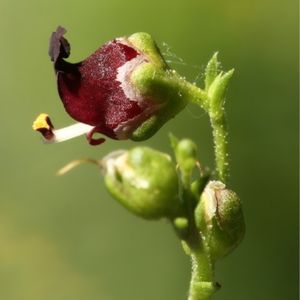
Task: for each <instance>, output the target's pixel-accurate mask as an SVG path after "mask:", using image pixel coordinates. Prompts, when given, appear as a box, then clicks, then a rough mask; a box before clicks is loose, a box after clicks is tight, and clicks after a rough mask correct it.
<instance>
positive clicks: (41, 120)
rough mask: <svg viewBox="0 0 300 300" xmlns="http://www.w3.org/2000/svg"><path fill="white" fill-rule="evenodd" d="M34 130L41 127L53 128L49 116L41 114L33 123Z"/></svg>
mask: <svg viewBox="0 0 300 300" xmlns="http://www.w3.org/2000/svg"><path fill="white" fill-rule="evenodd" d="M32 129H33V130H40V129H47V130H50V129H51V125H50V124H49V116H48V115H47V114H45V113H42V114H40V115H39V116H38V117H37V118H36V119H35V121H34V122H33V124H32Z"/></svg>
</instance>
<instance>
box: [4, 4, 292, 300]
mask: <svg viewBox="0 0 300 300" xmlns="http://www.w3.org/2000/svg"><path fill="white" fill-rule="evenodd" d="M0 14H1V17H0V31H1V48H0V53H1V80H0V103H1V104H0V105H1V118H0V120H1V121H0V122H1V129H0V136H1V146H0V147H1V157H0V163H1V169H0V170H1V185H0V187H1V189H0V243H1V246H0V299H3V300H41V299H43V300H48V299H49V300H53V299H55V300H79V299H81V300H82V299H85V300H96V299H105V300H116V299H124V300H125V299H128V300H140V299H143V300H153V299H155V300H169V299H170V300H171V299H172V300H182V299H186V296H187V289H188V282H189V276H190V265H189V261H188V257H186V256H185V255H184V254H183V251H182V250H181V248H180V244H179V242H178V240H177V238H176V237H175V234H173V232H172V229H171V228H170V226H169V224H167V223H166V222H164V221H160V222H149V221H148V222H147V221H144V220H141V219H138V218H136V217H134V216H132V215H131V214H130V213H128V212H127V211H126V210H125V209H123V208H122V207H121V206H120V205H119V204H117V203H116V202H115V201H113V200H112V199H111V198H110V197H109V195H108V193H107V191H106V190H105V187H104V185H103V182H102V178H101V176H100V174H99V171H98V170H97V169H96V168H95V167H94V166H90V165H85V166H82V167H81V168H78V169H76V170H74V172H72V173H70V174H68V175H66V176H64V177H62V178H58V177H56V176H55V172H56V171H57V170H58V169H59V168H60V167H61V166H63V165H64V164H65V163H67V162H68V161H70V160H72V159H76V158H82V157H93V158H101V157H102V156H104V155H105V154H107V153H108V152H110V151H112V150H115V149H118V148H129V147H132V146H134V145H135V144H134V143H133V142H125V143H124V142H117V141H111V140H107V142H106V143H105V144H104V145H102V146H99V147H91V146H89V145H88V144H87V142H86V140H85V138H84V137H81V138H78V139H76V140H72V141H69V142H66V143H62V144H57V145H51V146H46V145H44V144H43V143H42V142H41V141H40V138H39V136H38V135H37V134H35V133H34V132H33V131H32V130H31V123H32V121H33V119H34V118H35V117H36V115H37V114H38V113H40V112H47V113H49V114H50V116H52V120H53V122H54V124H56V126H58V127H60V126H64V125H68V124H70V123H71V122H72V121H71V120H70V118H69V117H68V116H67V114H66V113H65V112H64V109H63V107H62V105H61V103H60V100H59V97H58V95H57V91H56V86H55V77H54V74H53V69H52V65H51V63H50V61H49V58H48V56H47V50H48V38H49V35H50V33H51V32H52V31H53V30H55V28H56V26H57V25H63V26H65V27H66V28H67V29H68V35H67V37H68V39H69V41H70V42H71V46H72V55H71V60H72V61H74V62H75V61H79V60H82V59H83V58H85V57H86V56H88V55H89V54H90V53H92V52H93V51H94V50H95V49H96V48H98V46H100V45H101V44H102V43H104V42H106V41H107V40H110V39H112V38H114V37H118V36H123V35H129V34H131V33H134V32H137V31H146V32H149V33H151V34H152V35H153V37H154V38H155V39H156V41H157V42H158V44H159V45H161V46H162V52H164V53H167V52H169V49H168V48H170V49H171V52H172V53H175V54H176V55H177V56H179V57H181V58H182V59H183V60H184V62H185V63H186V65H180V64H177V63H176V61H175V62H174V63H173V64H172V66H173V67H174V68H176V69H177V70H179V71H180V72H181V73H182V74H183V75H185V76H186V77H187V78H188V79H189V80H191V81H193V80H196V81H197V82H198V83H199V82H201V78H202V74H203V71H204V66H205V64H206V62H207V61H208V59H209V58H210V56H211V55H212V53H213V52H214V51H216V50H219V51H220V56H219V57H220V59H221V61H222V63H223V66H224V68H225V69H229V68H231V67H234V68H235V69H236V72H235V74H234V78H233V80H232V82H231V84H230V89H229V93H228V101H227V110H228V119H229V127H230V138H231V141H230V152H231V180H230V187H231V188H233V189H234V190H236V192H238V194H239V195H240V196H241V198H242V200H243V202H244V211H245V217H246V222H247V235H246V238H245V240H244V241H243V243H242V244H241V246H240V247H239V248H238V249H237V250H236V251H235V252H234V253H233V254H231V255H230V256H229V257H227V258H225V259H224V260H223V261H221V262H220V263H219V264H218V265H217V280H218V281H219V282H220V283H222V285H223V287H222V289H221V291H220V292H218V294H217V295H216V297H215V299H220V300H221V299H222V300H225V299H228V300H229V299H230V300H233V299H243V300H247V299H264V300H265V299H272V300H277V299H278V300H282V299H296V298H297V291H298V226H297V225H298V222H297V214H298V201H297V191H298V155H297V154H298V151H297V150H298V126H297V125H298V122H297V121H298V118H297V115H298V101H297V99H298V56H297V53H298V51H297V50H298V26H297V22H298V4H297V2H296V1H292V0H289V1H284V2H282V1H274V0H264V1H261V0H246V1H238V0H228V1H208V0H207V1H204V0H202V1H201V0H197V1H196V0H195V1H192V0H186V1H158V0H152V1H143V0H139V1H137V0H132V1H129V0H128V1H122V0H110V1H108V0H103V1H99V0H85V1H58V0H52V1H47V0H45V1H38V0H26V1H20V0H1V1H0ZM165 44H167V46H166V45H165ZM173 60H174V59H173ZM169 131H172V132H173V133H175V134H176V135H177V136H178V137H190V138H192V139H195V140H196V141H197V143H198V145H199V157H200V160H201V162H202V164H205V165H208V166H212V165H213V156H212V142H211V136H210V129H209V126H208V118H207V116H206V115H205V114H203V112H202V111H201V110H200V109H198V108H197V107H193V106H189V107H188V108H187V109H186V110H185V111H184V112H183V113H181V114H180V115H179V116H178V117H176V118H175V119H174V120H172V121H170V122H169V123H168V124H167V125H166V126H165V127H164V128H163V129H162V130H161V131H160V132H159V133H158V134H157V135H156V136H155V137H153V138H152V139H150V140H149V141H147V142H145V143H144V144H146V145H149V146H153V147H156V148H159V149H160V150H163V151H167V152H170V146H169V142H168V138H167V133H168V132H169Z"/></svg>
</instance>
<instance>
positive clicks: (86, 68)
mask: <svg viewBox="0 0 300 300" xmlns="http://www.w3.org/2000/svg"><path fill="white" fill-rule="evenodd" d="M65 33H66V30H65V29H64V28H62V27H58V28H57V30H56V31H55V32H53V33H52V36H51V38H50V47H49V55H50V58H51V60H52V61H53V64H54V69H55V74H56V77H57V86H58V92H59V96H60V98H61V100H62V102H63V105H64V107H65V109H66V111H67V112H68V114H69V115H70V116H71V117H72V118H73V119H75V120H76V121H78V122H80V123H79V124H76V126H74V125H72V126H69V127H68V128H67V134H65V131H64V129H60V130H59V133H60V134H59V136H57V133H58V131H55V130H54V127H53V125H52V124H51V121H50V118H49V116H47V115H46V114H41V115H40V116H39V117H38V118H37V120H36V121H35V123H34V125H33V128H34V129H35V130H37V131H40V132H41V133H42V135H43V136H44V138H45V139H46V140H48V141H61V140H64V139H69V138H71V137H74V136H77V135H80V134H84V133H85V134H87V138H88V141H89V143H90V144H92V145H97V144H100V143H103V142H104V139H103V138H100V139H94V138H93V134H94V133H96V132H97V133H101V134H103V135H105V136H108V137H110V138H113V139H118V140H122V139H128V138H130V137H131V135H132V133H133V132H134V131H135V130H136V129H137V128H138V127H139V126H140V125H141V124H142V123H143V122H145V121H146V120H147V119H149V118H151V117H152V116H153V115H154V114H155V113H156V112H157V111H158V110H159V109H160V108H161V107H162V103H161V102H159V101H157V102H156V101H155V100H153V99H151V97H149V96H145V95H144V94H141V92H140V91H139V90H138V89H137V88H136V87H135V86H134V85H133V84H132V82H131V80H130V76H131V74H132V72H133V71H134V70H135V69H136V68H137V67H138V66H140V65H142V64H144V63H147V62H149V60H151V58H150V57H149V56H147V55H146V54H145V53H143V52H142V51H140V50H139V49H138V48H137V47H136V46H134V45H133V43H132V42H130V39H129V38H118V39H115V40H112V41H110V42H107V43H106V44H104V45H103V46H102V47H100V48H99V49H98V50H96V52H94V53H93V54H92V55H90V56H89V57H88V58H87V59H85V60H83V61H82V62H79V63H70V62H67V61H66V60H65V58H68V57H69V55H70V44H69V43H68V41H67V40H66V39H65V38H64V34H65ZM157 53H158V54H159V52H158V51H157ZM159 59H161V60H162V58H161V57H160V58H159ZM162 61H163V60H162ZM69 134H70V135H69Z"/></svg>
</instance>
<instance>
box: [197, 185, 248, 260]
mask: <svg viewBox="0 0 300 300" xmlns="http://www.w3.org/2000/svg"><path fill="white" fill-rule="evenodd" d="M195 220H196V225H197V228H198V229H199V230H200V233H201V235H202V238H203V241H204V243H205V244H206V246H207V247H208V249H209V250H210V254H211V258H212V259H213V260H217V259H219V258H221V257H223V256H225V255H227V254H229V253H230V252H231V251H232V250H233V249H234V248H235V247H236V246H237V245H238V244H239V243H240V242H241V240H242V238H243V236H244V232H245V223H244V217H243V213H242V206H241V201H240V199H239V197H238V196H237V194H236V193H234V192H233V191H230V190H228V189H226V187H225V184H223V183H222V182H220V181H210V182H209V183H208V184H207V186H206V187H205V189H204V192H203V193H202V195H201V197H200V202H199V204H198V206H197V207H196V210H195Z"/></svg>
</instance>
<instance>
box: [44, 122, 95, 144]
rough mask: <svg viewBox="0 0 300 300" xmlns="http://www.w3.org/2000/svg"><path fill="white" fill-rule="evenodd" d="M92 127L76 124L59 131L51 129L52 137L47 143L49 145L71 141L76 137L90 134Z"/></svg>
mask: <svg viewBox="0 0 300 300" xmlns="http://www.w3.org/2000/svg"><path fill="white" fill-rule="evenodd" d="M93 128H94V127H93V126H91V125H87V124H83V123H76V124H73V125H70V126H67V127H64V128H61V129H53V134H54V137H53V138H52V139H51V140H50V141H49V142H50V143H51V142H53V143H59V142H64V141H67V140H70V139H73V138H75V137H77V136H80V135H83V134H86V133H88V132H90V131H91V130H92V129H93Z"/></svg>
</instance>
